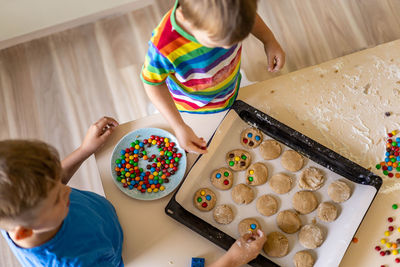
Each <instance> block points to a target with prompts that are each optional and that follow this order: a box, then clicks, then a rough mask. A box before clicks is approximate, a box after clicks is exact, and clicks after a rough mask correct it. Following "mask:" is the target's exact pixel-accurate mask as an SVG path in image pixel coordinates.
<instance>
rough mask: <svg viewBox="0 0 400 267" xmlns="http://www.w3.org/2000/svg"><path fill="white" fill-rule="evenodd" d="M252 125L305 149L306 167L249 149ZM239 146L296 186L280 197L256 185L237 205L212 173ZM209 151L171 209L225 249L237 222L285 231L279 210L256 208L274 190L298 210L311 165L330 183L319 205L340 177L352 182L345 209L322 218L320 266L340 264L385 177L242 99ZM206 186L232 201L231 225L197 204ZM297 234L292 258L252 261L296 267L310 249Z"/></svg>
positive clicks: (241, 176)
mask: <svg viewBox="0 0 400 267" xmlns="http://www.w3.org/2000/svg"><path fill="white" fill-rule="evenodd" d="M249 126H252V127H255V128H258V129H260V130H261V131H262V132H263V133H264V140H267V139H275V140H276V141H278V142H280V143H281V145H282V148H283V151H284V150H287V149H293V150H296V151H298V152H299V153H301V154H302V155H303V156H305V164H304V167H303V168H302V169H301V170H300V171H298V172H296V173H290V172H287V171H286V170H284V169H283V168H282V167H281V165H280V158H278V159H275V160H270V161H265V160H263V159H262V158H261V156H260V155H259V153H258V148H256V149H252V150H249V149H245V148H243V147H242V146H241V144H240V133H241V131H242V130H244V129H245V128H248V127H249ZM236 148H241V149H245V150H246V151H250V153H251V155H252V163H254V162H260V161H261V162H263V163H264V164H265V165H266V166H267V167H268V172H269V174H268V178H270V177H271V175H272V174H274V173H277V172H284V173H286V174H290V176H291V177H292V178H293V181H294V183H293V188H292V190H291V191H290V192H289V193H287V194H285V195H277V194H275V193H274V192H273V191H272V190H271V189H270V187H269V185H268V182H267V183H266V184H264V185H261V186H255V187H252V188H253V189H254V190H255V192H256V198H255V200H253V201H252V202H251V203H250V204H248V205H236V204H234V202H233V201H232V200H231V190H226V191H221V190H218V189H216V188H215V187H213V186H212V184H211V182H210V175H211V172H212V171H213V170H215V169H217V168H220V167H224V166H225V167H226V163H225V154H226V153H227V152H228V151H230V150H232V149H236ZM208 151H209V152H208V153H207V154H205V155H202V156H200V157H199V158H198V159H197V161H196V162H195V164H194V165H193V166H192V168H191V169H190V170H189V172H188V173H187V175H186V177H185V178H184V182H183V183H182V184H181V185H180V187H179V189H178V190H177V191H176V192H175V194H174V195H173V197H172V198H171V200H170V202H169V203H168V205H167V207H166V208H165V211H166V213H167V215H169V216H170V217H172V218H174V219H175V220H177V221H179V222H180V223H182V224H184V225H185V226H187V227H189V228H190V229H192V230H193V231H195V232H197V233H199V234H200V235H202V236H203V237H205V238H207V239H208V240H210V241H212V242H213V243H215V244H217V245H218V246H220V247H222V248H224V249H225V250H227V249H229V247H230V246H231V245H232V244H233V243H234V242H235V240H236V239H237V238H238V237H239V233H238V230H237V224H238V223H239V222H240V221H241V220H242V219H244V218H247V217H252V218H256V219H257V220H258V221H259V222H260V224H261V227H262V229H263V230H264V231H265V232H266V234H268V233H269V232H272V231H280V229H279V228H278V227H277V226H276V223H275V221H276V215H277V214H275V215H273V216H270V217H265V216H262V215H260V214H259V213H258V212H257V210H256V207H255V206H256V199H257V198H258V197H259V196H261V195H263V194H271V193H272V194H273V195H274V196H276V197H277V198H278V199H279V202H280V207H279V210H278V212H279V211H281V210H285V209H292V205H291V198H292V196H293V195H294V193H295V192H297V191H299V190H300V189H299V188H298V185H297V182H298V176H299V174H300V173H301V171H302V170H304V169H305V168H306V167H310V166H314V167H317V168H319V169H321V170H322V171H323V173H324V175H325V178H326V180H325V183H324V186H323V187H322V188H321V189H319V190H317V191H316V192H315V193H316V195H317V198H318V201H319V203H320V202H323V201H330V199H329V197H328V195H327V188H328V185H329V184H330V183H331V182H332V181H334V180H338V179H340V180H346V182H347V184H348V185H349V186H350V187H351V189H352V196H351V197H350V199H349V200H347V201H346V202H344V203H340V204H337V205H336V206H337V207H338V208H339V215H338V218H337V219H336V220H335V221H334V222H331V223H324V222H320V221H319V220H318V223H317V224H318V225H319V226H320V227H321V228H322V229H323V231H324V235H325V241H324V243H323V244H322V245H321V247H319V248H317V249H314V250H312V254H314V257H315V258H316V263H315V265H314V266H316V267H322V266H323V267H330V266H332V267H336V266H338V265H339V263H340V261H341V259H342V257H343V255H344V254H345V252H346V250H347V248H348V246H349V244H350V242H351V240H352V238H353V236H354V234H355V232H356V231H357V229H358V227H359V225H360V223H361V221H362V219H363V218H364V216H365V214H366V212H367V211H368V208H369V207H370V204H371V203H372V201H373V199H374V198H375V196H376V194H377V192H378V190H379V188H380V186H381V185H382V179H381V178H380V177H379V176H376V175H374V174H373V173H372V172H370V171H368V170H366V169H365V168H363V167H361V166H359V165H357V164H356V163H354V162H352V161H350V160H348V159H346V158H344V157H342V156H340V155H339V154H337V153H336V152H334V151H332V150H330V149H328V148H326V147H325V146H323V145H321V144H319V143H317V142H316V141H314V140H312V139H310V138H308V137H307V136H305V135H303V134H301V133H299V132H297V131H296V130H294V129H292V128H290V127H288V126H286V125H284V124H282V123H281V122H279V121H277V120H275V119H273V118H271V117H270V116H268V115H267V114H265V113H263V112H261V111H259V110H257V109H255V108H254V107H252V106H250V105H248V104H246V103H245V102H243V101H240V100H238V101H236V102H235V103H234V104H233V106H232V108H231V109H230V110H229V112H228V113H227V114H226V116H225V117H224V119H223V120H222V122H221V123H220V125H219V126H218V128H217V130H216V132H215V133H214V135H213V136H212V138H211V139H210V142H209V144H208ZM244 182H245V172H244V171H242V172H234V185H236V184H238V183H244ZM201 187H207V188H210V189H211V190H213V192H214V193H215V194H216V195H217V205H219V204H229V205H230V206H231V207H232V208H233V210H234V213H235V219H234V220H233V221H232V222H231V223H230V224H228V225H220V224H218V223H216V222H215V220H214V219H213V216H212V211H210V212H201V211H199V210H197V209H196V208H195V207H194V205H193V196H194V193H195V191H197V190H198V189H199V188H201ZM300 218H301V220H302V224H303V225H305V224H308V223H311V222H312V221H314V220H315V218H316V211H313V212H312V213H310V214H307V215H300ZM280 232H281V231H280ZM297 235H298V233H295V234H285V236H286V237H287V238H288V239H289V253H288V255H287V256H285V257H282V258H268V257H267V256H266V254H265V253H264V252H262V253H261V254H260V255H259V256H258V257H257V258H256V259H254V260H253V261H251V262H250V263H249V265H251V266H267V267H268V266H292V265H293V263H292V258H293V256H294V254H295V253H296V252H297V251H300V250H304V248H303V247H301V245H300V244H299V243H298V238H297Z"/></svg>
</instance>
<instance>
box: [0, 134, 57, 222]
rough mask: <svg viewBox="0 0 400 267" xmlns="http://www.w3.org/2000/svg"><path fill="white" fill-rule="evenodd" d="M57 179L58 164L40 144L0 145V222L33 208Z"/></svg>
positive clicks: (8, 142) (53, 151)
mask: <svg viewBox="0 0 400 267" xmlns="http://www.w3.org/2000/svg"><path fill="white" fill-rule="evenodd" d="M60 178H61V163H60V159H59V156H58V152H57V151H56V149H55V148H53V147H52V146H50V145H48V144H46V143H43V142H41V141H28V140H5V141H0V220H2V219H13V218H16V217H18V216H19V215H21V214H22V213H24V212H25V211H28V210H30V209H32V208H34V207H35V206H36V205H37V204H38V202H39V201H40V200H42V199H44V198H45V197H47V194H48V192H49V191H50V190H51V189H52V188H53V187H54V185H55V183H54V182H56V181H57V180H59V179H60Z"/></svg>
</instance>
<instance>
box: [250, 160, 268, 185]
mask: <svg viewBox="0 0 400 267" xmlns="http://www.w3.org/2000/svg"><path fill="white" fill-rule="evenodd" d="M267 179H268V169H267V166H265V165H264V164H263V163H261V162H256V163H253V164H251V165H250V167H249V168H248V169H247V171H246V183H247V184H248V185H262V184H265V183H266V182H267Z"/></svg>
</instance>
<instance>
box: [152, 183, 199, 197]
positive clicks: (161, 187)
mask: <svg viewBox="0 0 400 267" xmlns="http://www.w3.org/2000/svg"><path fill="white" fill-rule="evenodd" d="M164 189H165V187H164V186H163V185H162V186H160V190H161V191H164ZM203 192H204V191H203ZM203 196H204V195H203Z"/></svg>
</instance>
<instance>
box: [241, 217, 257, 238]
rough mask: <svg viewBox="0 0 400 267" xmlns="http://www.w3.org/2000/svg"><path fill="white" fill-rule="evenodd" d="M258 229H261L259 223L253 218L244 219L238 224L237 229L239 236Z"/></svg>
mask: <svg viewBox="0 0 400 267" xmlns="http://www.w3.org/2000/svg"><path fill="white" fill-rule="evenodd" d="M258 229H261V227H260V224H259V223H258V221H257V220H256V219H253V218H247V219H244V220H242V221H241V222H240V223H239V224H238V230H239V234H240V236H242V235H244V234H246V233H248V232H255V231H257V230H258Z"/></svg>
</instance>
